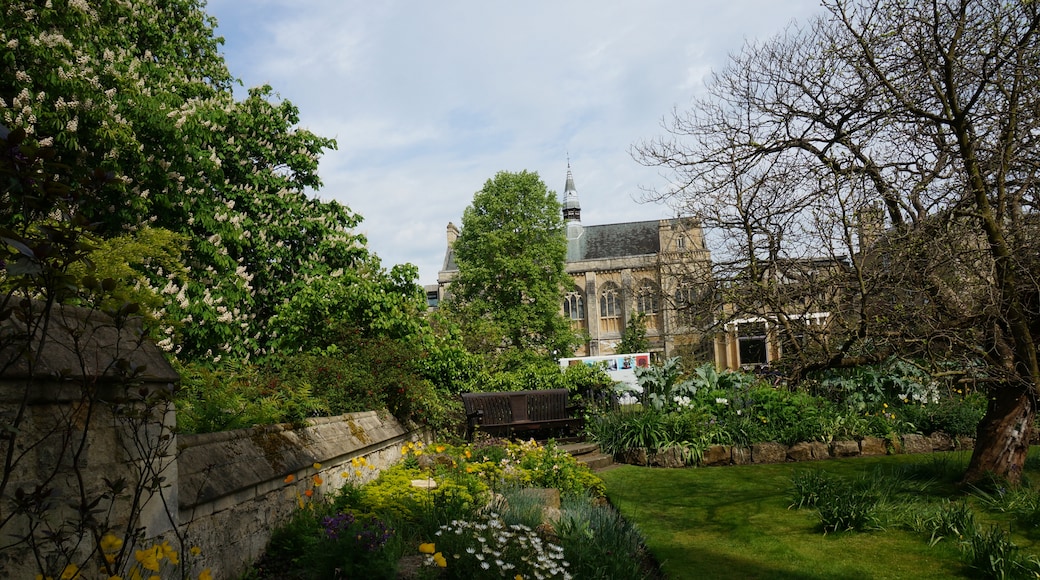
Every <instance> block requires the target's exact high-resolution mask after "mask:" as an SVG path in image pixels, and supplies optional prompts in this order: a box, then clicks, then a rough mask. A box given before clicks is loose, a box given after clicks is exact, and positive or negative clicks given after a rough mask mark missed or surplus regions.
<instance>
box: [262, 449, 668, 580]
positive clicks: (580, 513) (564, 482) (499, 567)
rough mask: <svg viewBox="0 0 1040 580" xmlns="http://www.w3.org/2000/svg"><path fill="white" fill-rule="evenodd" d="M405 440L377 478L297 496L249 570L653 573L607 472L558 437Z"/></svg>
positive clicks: (417, 574)
mask: <svg viewBox="0 0 1040 580" xmlns="http://www.w3.org/2000/svg"><path fill="white" fill-rule="evenodd" d="M401 451H402V455H403V457H404V459H403V460H402V461H401V462H400V463H398V464H396V465H394V466H392V467H390V468H388V469H386V470H384V471H382V472H381V473H380V474H379V476H378V477H376V478H375V479H374V480H372V481H370V482H368V483H364V484H362V483H361V479H360V478H357V479H355V480H352V481H351V482H350V483H348V484H347V485H345V486H344V487H343V488H341V489H340V490H338V491H336V492H333V493H329V494H327V495H326V499H325V500H318V498H317V496H316V495H312V496H307V495H305V494H300V495H299V496H297V497H296V501H297V502H298V504H299V509H298V511H297V512H296V515H295V516H294V517H293V518H292V520H291V521H290V522H288V523H287V524H286V525H285V526H283V527H282V528H280V529H278V530H276V531H275V533H274V534H273V537H272V541H271V544H270V546H269V548H268V551H267V554H266V556H265V558H264V559H263V560H262V561H261V562H260V563H259V564H258V565H257V566H256V567H255V568H254V570H253V574H252V577H253V578H257V579H262V578H275V577H277V578H299V579H307V578H332V577H337V575H339V577H365V578H376V579H378V578H390V579H393V578H406V577H411V578H444V579H452V578H467V579H469V578H482V577H489V576H491V577H505V578H513V579H515V578H583V579H584V578H650V577H654V574H655V572H654V569H653V568H652V567H647V566H645V565H644V561H646V559H645V558H633V557H632V556H633V554H637V555H638V554H644V555H645V551H644V550H643V548H642V540H641V536H640V534H639V533H638V531H637V530H635V529H634V528H633V527H632V526H631V525H629V524H627V523H626V522H625V521H624V520H623V519H621V518H620V516H618V515H617V513H616V512H615V511H614V510H613V508H611V507H610V506H609V505H607V504H606V502H605V500H604V499H603V492H604V487H603V482H602V480H600V479H599V477H597V476H596V475H594V474H593V473H592V472H591V471H590V470H589V469H588V468H587V467H585V466H584V465H580V464H578V463H577V462H576V461H575V460H574V458H573V457H571V456H570V455H569V454H567V453H566V452H564V451H562V450H561V449H559V448H558V447H556V445H555V444H554V443H552V442H550V443H548V444H545V445H541V444H538V443H535V442H534V441H530V442H526V443H510V442H505V441H489V442H485V443H481V444H477V445H464V446H453V445H447V444H432V445H423V444H421V443H414V444H413V443H409V444H406V445H405V446H404V448H403V449H402V450H401ZM344 477H348V478H350V477H352V474H350V473H345V474H344ZM537 489H541V490H548V491H542V492H535V491H533V490H537Z"/></svg>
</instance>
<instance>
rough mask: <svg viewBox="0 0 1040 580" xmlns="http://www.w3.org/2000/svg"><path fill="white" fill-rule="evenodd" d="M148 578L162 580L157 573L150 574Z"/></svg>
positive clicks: (149, 579)
mask: <svg viewBox="0 0 1040 580" xmlns="http://www.w3.org/2000/svg"><path fill="white" fill-rule="evenodd" d="M148 580H162V576H160V575H158V574H152V575H151V576H149V577H148Z"/></svg>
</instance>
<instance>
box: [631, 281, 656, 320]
mask: <svg viewBox="0 0 1040 580" xmlns="http://www.w3.org/2000/svg"><path fill="white" fill-rule="evenodd" d="M659 303H660V300H659V295H658V291H657V285H656V284H654V283H653V282H652V281H650V280H643V282H642V284H640V285H639V291H638V292H637V293H636V311H638V312H639V313H640V314H647V315H650V314H657V309H658V304H659Z"/></svg>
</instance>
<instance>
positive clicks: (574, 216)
mask: <svg viewBox="0 0 1040 580" xmlns="http://www.w3.org/2000/svg"><path fill="white" fill-rule="evenodd" d="M563 193H564V198H563V221H564V222H570V221H576V222H580V221H581V203H580V202H578V188H576V187H574V174H572V173H571V159H570V155H567V184H566V185H565V186H564V188H563Z"/></svg>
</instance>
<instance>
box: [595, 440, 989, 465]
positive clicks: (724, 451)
mask: <svg viewBox="0 0 1040 580" xmlns="http://www.w3.org/2000/svg"><path fill="white" fill-rule="evenodd" d="M974 446H975V441H974V440H973V439H971V438H970V437H957V438H953V437H950V436H949V435H946V434H945V433H933V434H932V435H918V434H908V435H903V436H901V437H900V438H899V439H898V441H889V440H888V439H879V438H877V437H864V438H863V439H857V440H852V441H832V442H830V443H823V442H819V441H814V442H803V443H795V444H794V445H791V446H787V445H783V444H780V443H775V442H765V443H755V444H754V445H751V446H746V447H745V446H740V445H712V446H710V447H708V448H707V449H705V450H704V453H702V454H701V457H700V458H696V457H694V456H693V455H692V454H691V453H690V452H689V450H687V449H682V448H669V449H663V450H661V451H658V452H657V453H649V452H647V451H646V450H645V449H632V450H630V451H628V452H626V453H623V454H621V455H620V456H619V457H616V458H615V459H617V460H618V461H621V462H623V463H630V464H633V465H649V466H654V467H684V466H687V465H690V464H696V465H700V466H705V467H714V466H722V465H746V464H749V463H784V462H786V461H816V460H821V459H831V458H837V457H857V456H861V455H886V454H889V453H932V452H935V451H953V450H955V449H972V448H973V447H974Z"/></svg>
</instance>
